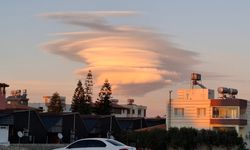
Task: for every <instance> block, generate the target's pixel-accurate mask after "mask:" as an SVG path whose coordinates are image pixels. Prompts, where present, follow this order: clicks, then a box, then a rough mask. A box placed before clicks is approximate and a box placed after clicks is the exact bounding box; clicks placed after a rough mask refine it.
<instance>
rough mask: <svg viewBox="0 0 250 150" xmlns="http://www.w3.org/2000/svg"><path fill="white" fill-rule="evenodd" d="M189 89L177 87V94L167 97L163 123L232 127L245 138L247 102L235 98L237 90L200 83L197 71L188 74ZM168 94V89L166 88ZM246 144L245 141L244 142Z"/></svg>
mask: <svg viewBox="0 0 250 150" xmlns="http://www.w3.org/2000/svg"><path fill="white" fill-rule="evenodd" d="M191 80H192V85H191V88H190V89H181V90H178V91H177V98H175V99H171V95H170V98H169V103H168V107H167V113H166V114H167V115H166V116H167V119H166V126H167V128H169V127H179V128H180V127H193V128H197V129H211V130H236V131H237V132H238V134H239V135H240V136H242V137H243V139H244V140H245V142H249V140H248V139H249V137H250V135H249V131H250V126H249V125H248V120H249V119H250V103H249V101H248V100H245V99H240V98H237V97H236V96H237V93H238V91H237V90H236V89H232V88H225V87H220V88H218V95H219V97H218V98H215V94H214V93H215V92H214V90H211V89H207V88H206V87H205V86H204V85H202V84H201V82H200V81H201V75H200V74H195V73H193V74H192V77H191ZM170 94H171V92H170ZM248 145H249V144H248Z"/></svg>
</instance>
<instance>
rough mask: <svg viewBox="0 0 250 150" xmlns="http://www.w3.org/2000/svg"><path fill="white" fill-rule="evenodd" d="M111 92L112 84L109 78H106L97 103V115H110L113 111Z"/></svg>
mask: <svg viewBox="0 0 250 150" xmlns="http://www.w3.org/2000/svg"><path fill="white" fill-rule="evenodd" d="M111 94H112V91H111V84H110V83H109V82H108V80H105V82H104V84H103V85H102V87H101V90H100V92H99V98H98V99H97V101H96V103H95V108H96V109H95V112H96V114H97V115H110V114H111V113H112V112H111V110H112V106H111V100H110V99H111Z"/></svg>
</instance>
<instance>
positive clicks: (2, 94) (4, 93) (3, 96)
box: [0, 83, 9, 109]
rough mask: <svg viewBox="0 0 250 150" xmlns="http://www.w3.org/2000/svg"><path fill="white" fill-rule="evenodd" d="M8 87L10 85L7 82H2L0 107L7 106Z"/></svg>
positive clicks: (0, 86)
mask: <svg viewBox="0 0 250 150" xmlns="http://www.w3.org/2000/svg"><path fill="white" fill-rule="evenodd" d="M6 87H9V85H8V84H5V83H0V109H4V108H5V98H6V90H5V88H6Z"/></svg>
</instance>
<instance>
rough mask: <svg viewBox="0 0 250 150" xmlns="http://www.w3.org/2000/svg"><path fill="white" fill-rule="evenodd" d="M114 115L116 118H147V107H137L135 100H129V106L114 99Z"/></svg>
mask: <svg viewBox="0 0 250 150" xmlns="http://www.w3.org/2000/svg"><path fill="white" fill-rule="evenodd" d="M111 102H112V112H113V113H112V114H113V115H115V116H116V117H146V111H147V106H142V105H137V104H135V103H134V99H128V103H127V104H118V100H117V99H112V100H111Z"/></svg>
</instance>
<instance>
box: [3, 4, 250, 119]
mask: <svg viewBox="0 0 250 150" xmlns="http://www.w3.org/2000/svg"><path fill="white" fill-rule="evenodd" d="M249 5H250V2H249V1H241V2H236V1H233V0H221V1H216V0H212V1H197V0H189V1H169V0H158V1H150V0H137V1H134V0H119V1H117V0H71V1H69V0H54V1H50V0H43V1H41V2H37V1H31V0H25V1H18V0H12V1H4V2H2V4H1V5H0V18H1V22H0V33H1V34H0V64H1V65H0V74H1V78H0V82H5V83H8V84H9V85H10V87H9V88H8V94H9V93H10V91H11V90H15V89H27V90H28V96H29V98H30V102H42V96H44V95H52V93H54V92H58V93H59V94H60V95H63V96H66V97H67V103H70V102H71V98H72V95H73V92H74V89H75V88H76V84H77V81H78V80H79V79H80V80H84V79H85V77H86V72H87V71H88V70H92V72H93V76H94V83H95V85H94V95H95V96H96V95H98V90H99V89H100V86H101V85H102V84H103V82H104V81H105V79H108V80H109V82H110V83H111V85H112V89H113V98H117V99H119V102H120V103H127V99H128V98H134V99H135V103H136V104H141V105H146V106H147V107H148V116H156V115H159V116H164V114H165V111H166V101H167V100H168V96H169V95H168V93H169V92H168V91H169V90H174V92H175V91H176V90H177V89H180V88H189V87H190V74H191V73H192V72H198V73H201V74H202V79H203V80H202V83H203V84H204V85H205V86H206V87H208V88H211V89H215V90H216V89H217V87H220V86H225V87H232V88H236V89H238V90H239V96H238V97H240V98H244V99H250V93H249V91H250V86H249V85H250V79H249V76H250V69H249V67H247V66H248V65H249V64H250V59H249V58H250V51H249V48H250V45H249V40H250V18H249V14H250V10H249Z"/></svg>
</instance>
